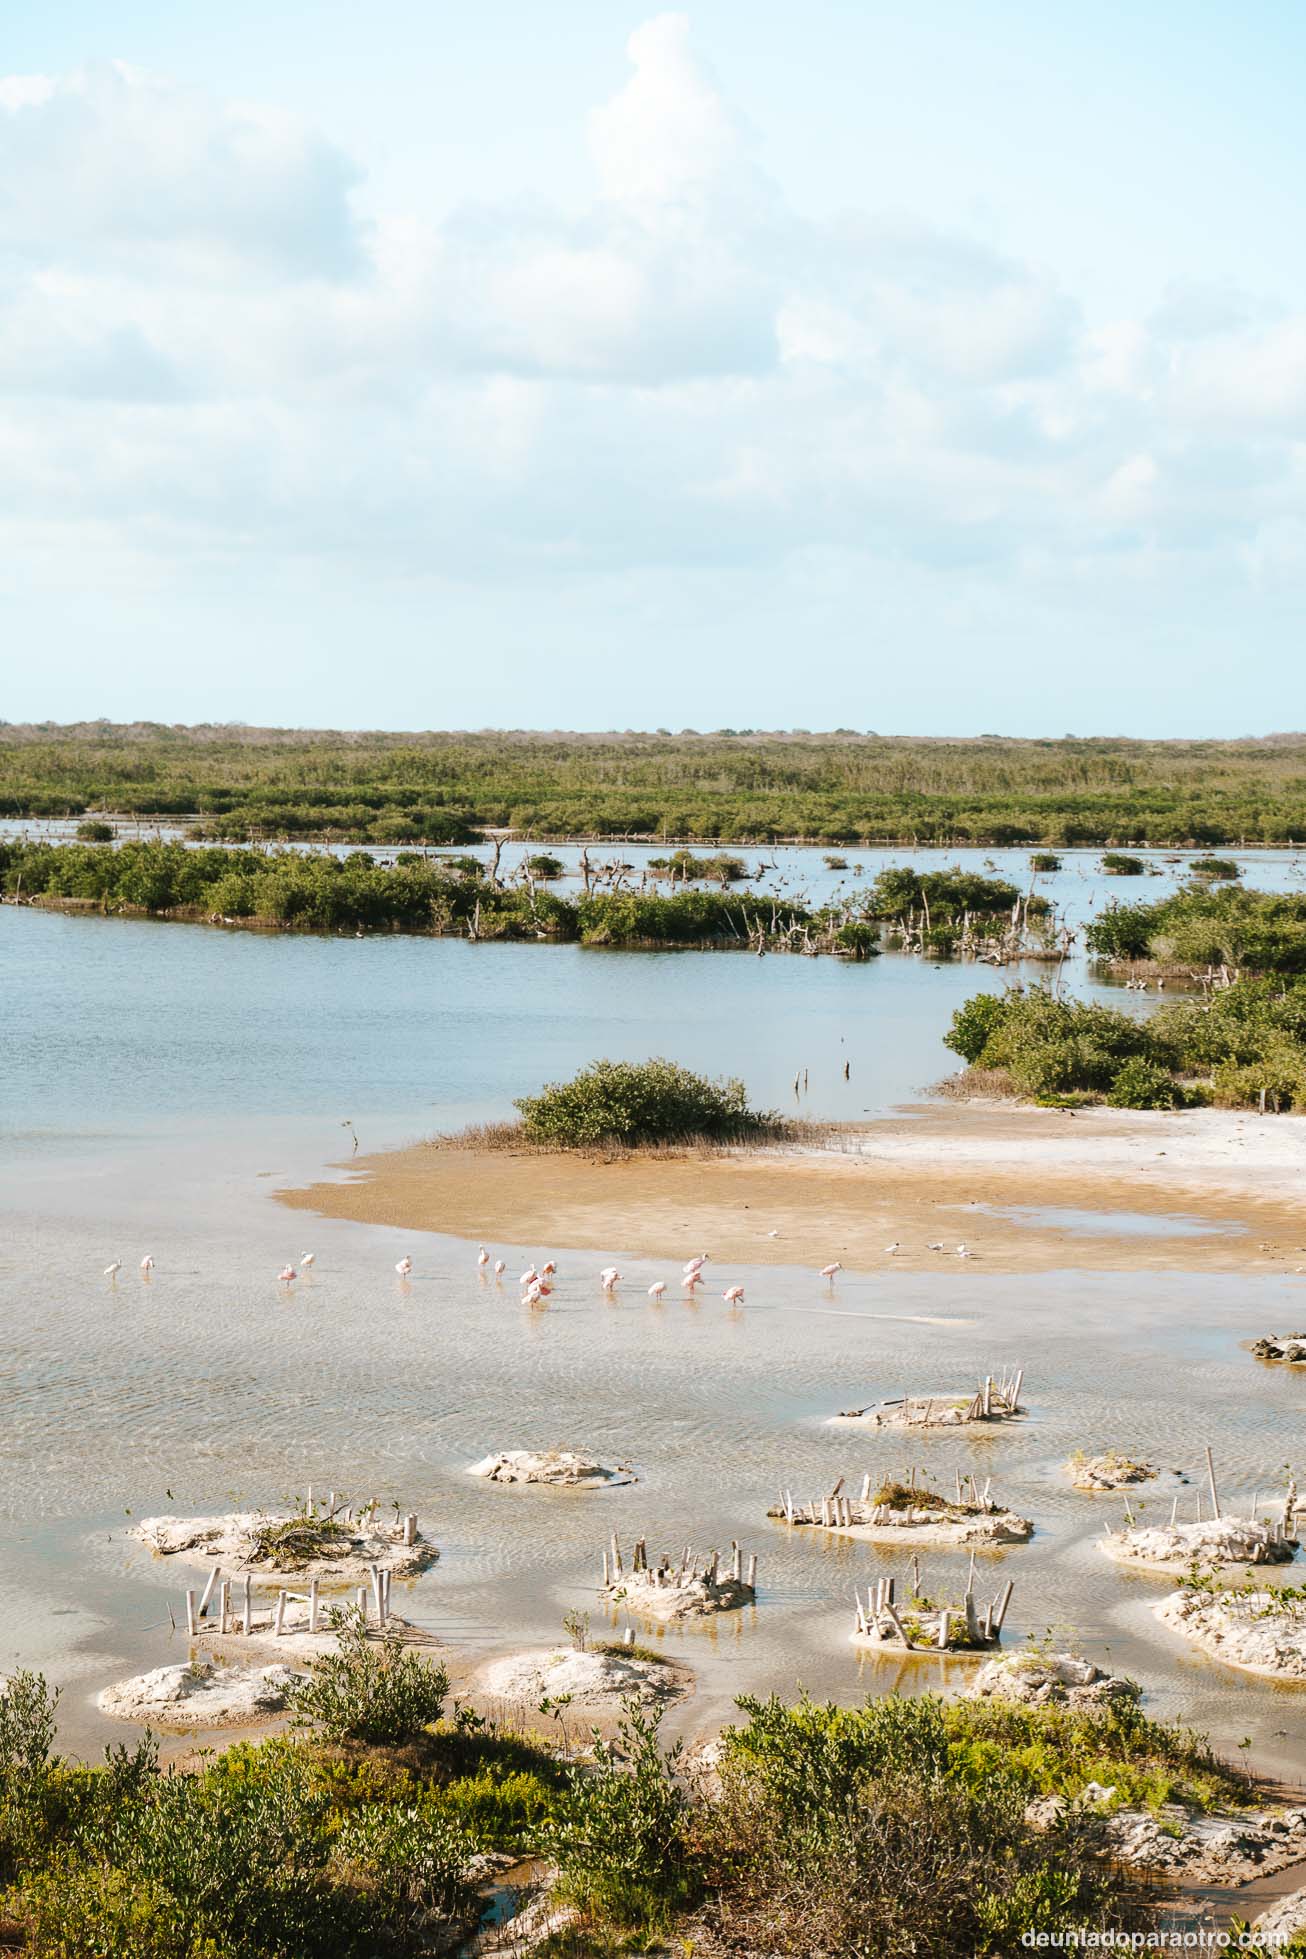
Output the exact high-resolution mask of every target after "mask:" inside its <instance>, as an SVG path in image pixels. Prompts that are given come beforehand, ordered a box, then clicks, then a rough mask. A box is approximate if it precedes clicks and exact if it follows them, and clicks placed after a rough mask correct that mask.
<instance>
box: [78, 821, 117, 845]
mask: <svg viewBox="0 0 1306 1959" xmlns="http://www.w3.org/2000/svg"><path fill="white" fill-rule="evenodd" d="M73 834H74V835H75V836H76V838H77V841H78V843H112V842H113V836H114V831H113V825H112V823H101V822H99V821H98V820H97V819H96V818H94V817H88V818H87V820H86V822H84V823H79V824H78V825H77V828H76V830H75V831H74V833H73Z"/></svg>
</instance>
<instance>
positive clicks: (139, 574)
mask: <svg viewBox="0 0 1306 1959" xmlns="http://www.w3.org/2000/svg"><path fill="white" fill-rule="evenodd" d="M1304 56H1306V13H1303V12H1302V11H1301V10H1299V9H1295V8H1289V7H1285V6H1283V5H1282V4H1281V0H1280V3H1278V4H1274V5H1266V4H1257V3H1256V0H1252V4H1248V5H1244V6H1243V7H1241V8H1238V9H1232V8H1229V7H1227V6H1223V5H1221V6H1216V5H1209V4H1208V5H1203V4H1188V5H1185V6H1182V7H1180V6H1178V5H1170V4H1162V0H1154V4H1152V5H1150V6H1149V7H1147V8H1146V9H1139V8H1138V7H1137V6H1136V5H1135V6H1124V5H1117V4H1112V3H1111V0H1107V3H1106V4H1099V5H1098V6H1096V7H1095V8H1093V9H1091V10H1090V9H1071V8H1068V7H1064V6H1055V7H1049V6H1047V5H1046V4H1043V5H1025V4H1004V3H1003V0H992V3H991V4H989V5H986V6H984V7H980V6H978V5H974V4H969V5H965V4H959V3H954V0H938V3H937V4H932V5H930V6H928V7H924V8H921V7H917V8H910V9H909V8H906V7H903V6H901V5H896V6H886V5H877V4H873V0H872V3H871V4H867V3H866V0H861V3H860V4H853V0H842V3H841V4H835V0H811V3H810V4H808V5H805V6H804V7H803V8H802V9H801V10H799V9H796V8H794V7H792V6H777V5H773V4H765V5H756V4H754V5H745V4H742V0H708V3H707V4H703V5H700V6H696V7H693V8H692V9H691V10H690V11H688V12H685V13H680V12H676V13H662V14H659V13H656V12H653V11H652V10H649V11H642V10H640V9H639V8H634V9H628V10H625V11H623V10H621V9H620V8H618V7H614V6H613V5H612V4H611V0H605V4H598V0H555V5H554V6H553V7H552V8H548V9H544V8H540V7H538V6H536V7H527V6H524V5H519V4H516V3H515V0H514V3H513V4H495V0H488V4H486V5H484V6H482V7H481V8H479V9H470V8H466V7H463V6H459V7H454V6H449V5H444V4H431V0H427V3H426V4H420V5H419V4H416V3H415V0H372V4H369V6H368V7H367V8H365V9H363V8H359V7H358V6H357V5H356V4H343V0H316V4H312V5H309V4H301V0H281V4H279V5H278V6H276V7H275V8H272V9H268V8H267V7H266V4H264V5H262V6H254V5H251V4H248V3H247V0H226V4H224V5H223V6H222V7H220V8H219V7H214V6H212V5H210V4H207V3H206V4H203V5H200V4H184V3H182V4H178V0H173V4H171V5H168V6H166V7H165V6H162V5H158V4H154V3H153V0H115V4H114V5H113V6H111V7H106V6H104V5H103V4H102V0H95V4H91V0H47V4H45V5H44V6H41V7H37V6H35V5H32V4H20V5H17V6H14V7H11V8H10V9H9V10H7V15H6V20H5V24H4V32H3V36H2V37H0V632H2V633H3V646H4V655H3V674H4V685H3V688H2V689H0V715H3V716H4V717H6V718H8V719H10V720H23V719H29V718H46V717H49V718H57V719H73V718H82V717H84V716H89V715H95V714H105V715H110V716H113V717H114V718H132V717H137V716H141V717H149V718H155V719H163V720H225V719H243V720H248V721H276V722H287V723H291V724H301V725H345V726H393V727H442V726H484V725H505V726H575V727H626V726H632V727H639V726H656V725H672V726H681V725H696V726H700V727H712V726H717V725H736V726H739V725H750V726H803V727H823V726H836V725H841V726H852V727H865V728H876V729H880V730H884V731H894V732H909V731H921V732H929V733H963V732H984V731H1007V732H1012V733H1020V734H1034V733H1060V732H1063V731H1066V730H1070V731H1074V732H1077V733H1083V734H1086V733H1094V732H1126V733H1139V734H1166V733H1187V734H1234V733H1243V732H1265V731H1268V730H1271V729H1282V728H1286V727H1300V726H1303V725H1306V712H1303V703H1302V699H1301V695H1302V686H1301V681H1300V678H1299V675H1300V672H1301V669H1302V659H1301V651H1300V648H1301V642H1302V627H1303V620H1304V618H1306V500H1304V483H1306V254H1303V252H1302V250H1301V246H1300V236H1301V217H1300V211H1301V206H1302V194H1303V188H1304V185H1303V149H1304V141H1303V137H1302V134H1301V128H1300V110H1299V103H1298V100H1297V97H1298V96H1299V83H1300V76H1301V74H1302V72H1303V57H1304Z"/></svg>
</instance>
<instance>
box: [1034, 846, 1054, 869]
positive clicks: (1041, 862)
mask: <svg viewBox="0 0 1306 1959" xmlns="http://www.w3.org/2000/svg"><path fill="white" fill-rule="evenodd" d="M1029 868H1030V870H1031V871H1059V870H1060V869H1061V859H1060V858H1059V857H1058V856H1057V853H1056V852H1055V850H1036V851H1035V852H1034V854H1033V856H1032V857H1031V858H1030V860H1029Z"/></svg>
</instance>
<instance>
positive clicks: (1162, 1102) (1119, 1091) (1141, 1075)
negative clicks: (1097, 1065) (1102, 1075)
mask: <svg viewBox="0 0 1306 1959" xmlns="http://www.w3.org/2000/svg"><path fill="white" fill-rule="evenodd" d="M1106 1099H1107V1101H1108V1102H1109V1103H1110V1105H1111V1107H1112V1108H1113V1109H1173V1108H1176V1107H1177V1106H1178V1105H1179V1103H1180V1101H1181V1100H1182V1096H1181V1093H1180V1090H1179V1086H1178V1084H1177V1083H1176V1081H1175V1079H1174V1076H1173V1075H1172V1074H1171V1073H1170V1071H1169V1069H1168V1068H1163V1067H1161V1066H1160V1064H1159V1063H1158V1062H1155V1061H1149V1060H1148V1059H1147V1057H1146V1056H1145V1055H1141V1054H1135V1055H1132V1056H1131V1057H1130V1059H1129V1060H1128V1061H1126V1063H1125V1065H1124V1067H1123V1068H1122V1069H1121V1070H1120V1072H1119V1074H1118V1075H1117V1076H1116V1078H1115V1080H1114V1081H1113V1082H1112V1084H1111V1086H1110V1088H1109V1089H1108V1090H1107V1097H1106Z"/></svg>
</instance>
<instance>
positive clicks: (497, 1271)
mask: <svg viewBox="0 0 1306 1959" xmlns="http://www.w3.org/2000/svg"><path fill="white" fill-rule="evenodd" d="M507 1270H508V1261H507V1259H506V1258H496V1259H495V1261H494V1276H495V1278H496V1279H501V1278H502V1277H503V1275H504V1273H505V1272H506V1271H507Z"/></svg>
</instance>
